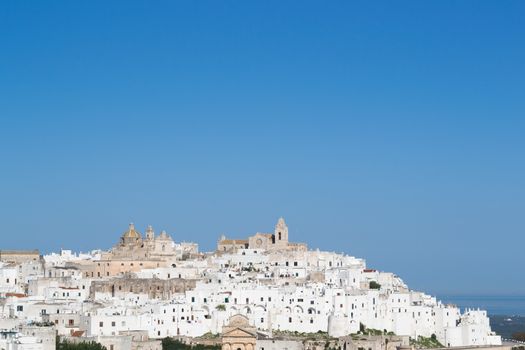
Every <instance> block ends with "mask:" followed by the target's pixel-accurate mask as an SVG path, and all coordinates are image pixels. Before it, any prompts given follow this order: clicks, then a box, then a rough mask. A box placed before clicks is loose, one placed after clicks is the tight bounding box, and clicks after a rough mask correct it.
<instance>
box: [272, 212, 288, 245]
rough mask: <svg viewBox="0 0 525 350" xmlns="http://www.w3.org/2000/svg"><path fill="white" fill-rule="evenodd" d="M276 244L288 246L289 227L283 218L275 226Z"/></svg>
mask: <svg viewBox="0 0 525 350" xmlns="http://www.w3.org/2000/svg"><path fill="white" fill-rule="evenodd" d="M274 235H275V244H276V245H279V246H286V245H288V226H286V223H285V222H284V219H283V218H282V217H281V218H279V220H278V221H277V225H275V231H274Z"/></svg>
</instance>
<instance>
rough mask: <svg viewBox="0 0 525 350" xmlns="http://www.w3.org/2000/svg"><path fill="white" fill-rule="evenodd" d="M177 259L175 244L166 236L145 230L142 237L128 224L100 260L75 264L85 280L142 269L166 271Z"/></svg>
mask: <svg viewBox="0 0 525 350" xmlns="http://www.w3.org/2000/svg"><path fill="white" fill-rule="evenodd" d="M176 259H177V251H176V248H175V242H174V241H173V239H172V238H171V237H170V236H169V235H168V234H167V233H166V232H165V231H162V233H161V234H160V235H159V236H157V237H156V236H155V233H154V232H153V228H152V227H151V226H148V228H147V230H146V235H145V237H142V234H141V233H140V232H138V231H137V230H136V229H135V225H133V224H130V225H129V228H128V230H127V231H125V232H124V233H123V234H122V236H121V238H120V240H119V242H118V243H117V244H116V245H115V246H114V247H113V248H112V249H111V250H110V251H108V252H106V253H103V254H102V256H101V259H100V260H97V261H85V262H81V263H79V264H78V266H79V268H80V269H81V270H82V275H83V276H84V277H86V278H107V277H114V276H120V275H123V274H125V273H128V272H137V271H140V270H143V269H153V268H157V267H167V266H170V265H171V264H173V263H174V262H175V260H176Z"/></svg>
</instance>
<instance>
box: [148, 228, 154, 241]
mask: <svg viewBox="0 0 525 350" xmlns="http://www.w3.org/2000/svg"><path fill="white" fill-rule="evenodd" d="M154 238H155V232H154V231H153V227H151V225H149V226H148V228H147V229H146V239H147V240H148V241H152V240H153V239H154Z"/></svg>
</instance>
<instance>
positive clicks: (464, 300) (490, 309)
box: [436, 294, 525, 316]
mask: <svg viewBox="0 0 525 350" xmlns="http://www.w3.org/2000/svg"><path fill="white" fill-rule="evenodd" d="M436 297H437V298H438V300H441V301H442V302H443V303H450V304H454V305H456V306H458V307H459V308H460V309H461V310H462V311H464V310H465V309H469V308H470V309H478V308H479V309H482V310H487V313H488V315H489V316H493V315H504V316H525V295H523V294H515V295H513V294H438V295H437V296H436Z"/></svg>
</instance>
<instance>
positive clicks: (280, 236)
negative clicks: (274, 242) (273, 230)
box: [279, 232, 281, 240]
mask: <svg viewBox="0 0 525 350" xmlns="http://www.w3.org/2000/svg"><path fill="white" fill-rule="evenodd" d="M279 240H281V232H279Z"/></svg>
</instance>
